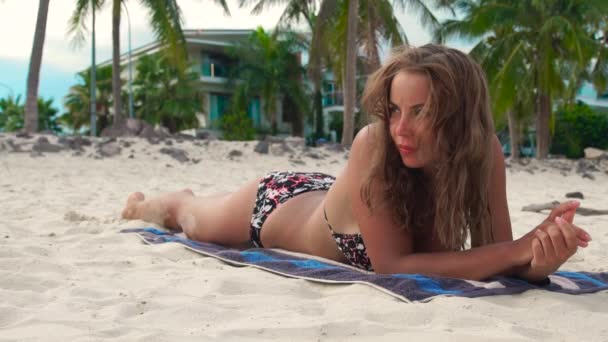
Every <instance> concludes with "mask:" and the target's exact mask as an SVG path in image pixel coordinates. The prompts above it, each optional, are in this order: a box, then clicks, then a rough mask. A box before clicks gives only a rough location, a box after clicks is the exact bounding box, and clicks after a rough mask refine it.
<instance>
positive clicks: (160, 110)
mask: <svg viewBox="0 0 608 342" xmlns="http://www.w3.org/2000/svg"><path fill="white" fill-rule="evenodd" d="M198 79H199V74H198V73H197V72H196V71H194V68H191V69H190V70H188V71H186V72H182V73H180V72H179V71H178V67H177V66H176V65H175V64H173V63H171V61H170V60H169V59H168V58H167V57H166V56H164V55H162V54H155V55H145V56H142V57H141V58H140V59H139V61H138V64H137V77H136V78H135V80H134V81H133V88H134V89H133V93H134V94H133V95H134V107H135V108H134V111H135V115H136V117H138V118H141V119H144V120H145V121H147V122H148V123H150V124H161V125H163V126H165V127H167V128H168V129H169V131H170V132H172V133H173V132H177V131H181V130H185V129H190V128H197V127H198V126H199V122H198V119H197V118H196V113H197V112H198V111H200V110H201V109H202V94H201V91H200V88H199V84H198Z"/></svg>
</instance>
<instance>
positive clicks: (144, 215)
mask: <svg viewBox="0 0 608 342" xmlns="http://www.w3.org/2000/svg"><path fill="white" fill-rule="evenodd" d="M258 184H259V180H254V181H251V182H249V183H247V184H245V185H244V186H243V187H241V188H240V189H239V190H237V191H236V192H233V193H226V194H218V195H212V196H205V197H198V196H194V194H193V193H192V191H190V190H184V191H178V192H172V193H168V194H164V195H161V196H158V197H154V198H151V199H148V200H146V199H145V197H144V195H143V194H142V193H141V192H135V193H133V194H131V195H130V196H129V198H128V200H127V205H126V207H125V209H124V210H123V213H122V216H123V217H124V218H126V219H140V220H144V221H149V222H153V223H156V224H159V225H163V226H165V227H168V228H170V229H173V230H178V231H180V230H183V231H184V233H185V234H186V236H188V238H190V239H193V240H198V241H204V242H213V243H218V244H222V245H226V246H231V247H237V248H240V247H245V246H248V245H249V241H250V233H249V229H250V228H249V227H250V221H251V215H252V213H253V207H254V205H255V199H256V194H257V189H258Z"/></svg>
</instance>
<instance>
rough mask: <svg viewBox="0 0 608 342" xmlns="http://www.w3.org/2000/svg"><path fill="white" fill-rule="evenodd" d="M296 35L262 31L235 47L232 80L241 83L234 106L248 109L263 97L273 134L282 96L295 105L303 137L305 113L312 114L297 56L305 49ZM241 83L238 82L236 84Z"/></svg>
mask: <svg viewBox="0 0 608 342" xmlns="http://www.w3.org/2000/svg"><path fill="white" fill-rule="evenodd" d="M304 44H305V43H304V42H303V41H302V39H301V38H300V37H299V36H298V35H297V34H295V33H290V32H278V31H275V32H273V33H272V34H269V33H267V32H266V31H264V29H263V28H258V29H257V30H256V31H254V32H253V33H252V34H251V36H250V37H249V39H248V41H247V42H245V43H242V44H239V45H237V46H235V48H234V49H233V50H232V51H231V54H232V55H233V56H234V57H235V58H236V59H237V60H238V62H237V65H236V66H235V67H234V68H233V69H232V71H231V73H230V74H231V75H230V77H231V80H232V82H235V83H236V84H237V87H236V92H235V100H234V101H233V103H234V104H235V105H236V106H237V107H238V108H233V109H235V110H236V111H240V110H244V109H245V107H246V105H247V102H248V101H249V100H251V99H252V98H253V97H255V96H258V95H260V96H261V97H262V98H263V100H264V108H263V109H264V113H265V114H266V115H269V116H270V117H269V119H270V123H271V128H272V131H273V133H276V131H277V119H278V118H277V115H276V114H277V111H276V103H277V100H278V99H279V98H280V96H281V95H282V96H283V100H284V101H287V102H289V103H291V104H294V105H295V111H294V113H295V114H296V115H295V118H294V122H293V124H294V127H293V128H294V132H293V133H294V135H297V136H302V135H303V125H302V114H303V113H308V112H309V108H308V106H307V101H306V95H305V91H304V89H303V86H302V77H301V76H302V75H303V73H304V70H303V68H302V67H301V65H300V62H299V60H298V58H297V55H296V54H295V53H296V51H298V50H301V48H302V47H303V46H304ZM236 80H238V81H236Z"/></svg>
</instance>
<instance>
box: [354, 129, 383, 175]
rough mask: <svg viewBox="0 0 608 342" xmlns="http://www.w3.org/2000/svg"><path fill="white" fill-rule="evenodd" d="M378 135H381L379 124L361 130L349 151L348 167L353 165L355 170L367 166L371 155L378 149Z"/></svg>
mask: <svg viewBox="0 0 608 342" xmlns="http://www.w3.org/2000/svg"><path fill="white" fill-rule="evenodd" d="M380 134H382V124H381V123H380V122H375V123H372V124H369V125H367V126H365V127H363V128H361V129H360V130H359V132H358V133H357V135H356V136H355V139H354V140H353V144H352V146H351V149H350V154H349V161H348V163H349V165H350V164H355V166H356V167H357V168H360V167H361V166H364V165H369V164H370V157H371V156H372V153H373V152H374V150H376V149H377V148H378V147H379V144H380V139H379V138H380V137H381V136H380Z"/></svg>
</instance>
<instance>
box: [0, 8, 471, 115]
mask: <svg viewBox="0 0 608 342" xmlns="http://www.w3.org/2000/svg"><path fill="white" fill-rule="evenodd" d="M75 2H76V1H75V0H52V1H51V2H50V6H49V14H48V21H47V29H46V38H45V43H44V52H43V56H42V67H41V71H40V86H39V91H38V94H39V96H40V97H44V98H45V99H48V98H53V99H54V103H55V106H56V107H58V108H60V113H62V112H64V108H63V97H64V96H65V95H66V94H67V93H68V90H69V88H70V86H72V85H74V84H76V83H77V79H76V77H75V75H76V73H77V72H79V71H82V70H84V69H86V68H87V67H89V65H90V63H91V41H90V35H88V36H87V41H85V42H84V44H83V45H82V46H81V47H74V46H73V44H72V40H71V37H69V36H68V33H67V27H68V25H67V22H68V19H69V18H70V16H71V15H72V11H73V10H74V6H75ZM106 2H107V3H108V4H107V5H106V7H105V8H104V9H102V11H101V12H100V13H97V15H96V25H95V26H96V28H97V30H96V43H97V44H96V49H97V53H96V60H97V63H99V62H103V61H106V60H108V59H110V58H111V56H112V22H111V8H110V7H111V6H110V3H111V1H106ZM227 2H228V6H229V9H230V12H231V15H230V16H226V15H225V14H224V11H223V9H222V8H221V7H220V6H218V5H216V4H215V1H213V0H180V1H178V4H179V6H180V8H181V10H182V13H183V17H184V26H183V28H185V29H254V28H256V27H258V26H262V27H264V28H265V29H272V28H274V27H275V25H276V23H277V20H278V18H279V17H280V15H281V13H282V10H283V7H282V6H276V7H271V8H269V9H267V10H265V11H264V12H263V13H262V14H260V15H255V16H254V15H251V14H250V11H251V8H242V9H240V8H238V6H237V1H236V0H228V1H227ZM126 4H127V6H128V11H129V14H130V18H131V39H132V48H133V49H135V48H137V47H138V46H141V45H144V44H147V43H150V42H152V41H154V34H153V32H152V30H151V27H150V25H149V24H148V22H147V11H146V10H145V9H144V8H142V7H141V6H140V4H139V1H135V0H130V1H126ZM37 13H38V1H36V0H0V32H2V33H1V34H0V98H2V97H6V96H8V95H13V96H17V95H21V98H22V99H21V102H22V103H23V102H25V92H26V90H25V89H26V82H27V73H28V67H29V57H30V54H31V49H32V44H33V39H34V30H35V28H36V16H37ZM396 15H397V17H398V19H399V22H400V23H401V25H402V27H403V28H404V31H405V32H406V34H407V35H408V38H409V40H410V43H412V44H414V45H421V44H424V43H427V42H430V41H431V37H430V35H429V33H427V31H426V30H425V29H424V28H422V27H421V25H420V23H419V21H418V19H417V17H416V16H414V15H412V14H410V13H406V11H397V13H396ZM444 16H445V14H444ZM88 22H89V24H88V26H89V27H90V18H89V21H88ZM127 38H128V25H127V19H126V15H124V12H123V19H122V22H121V53H125V52H127V48H128V45H127ZM450 45H452V46H454V47H457V48H463V49H466V45H467V44H466V43H460V44H453V43H452V44H450Z"/></svg>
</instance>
